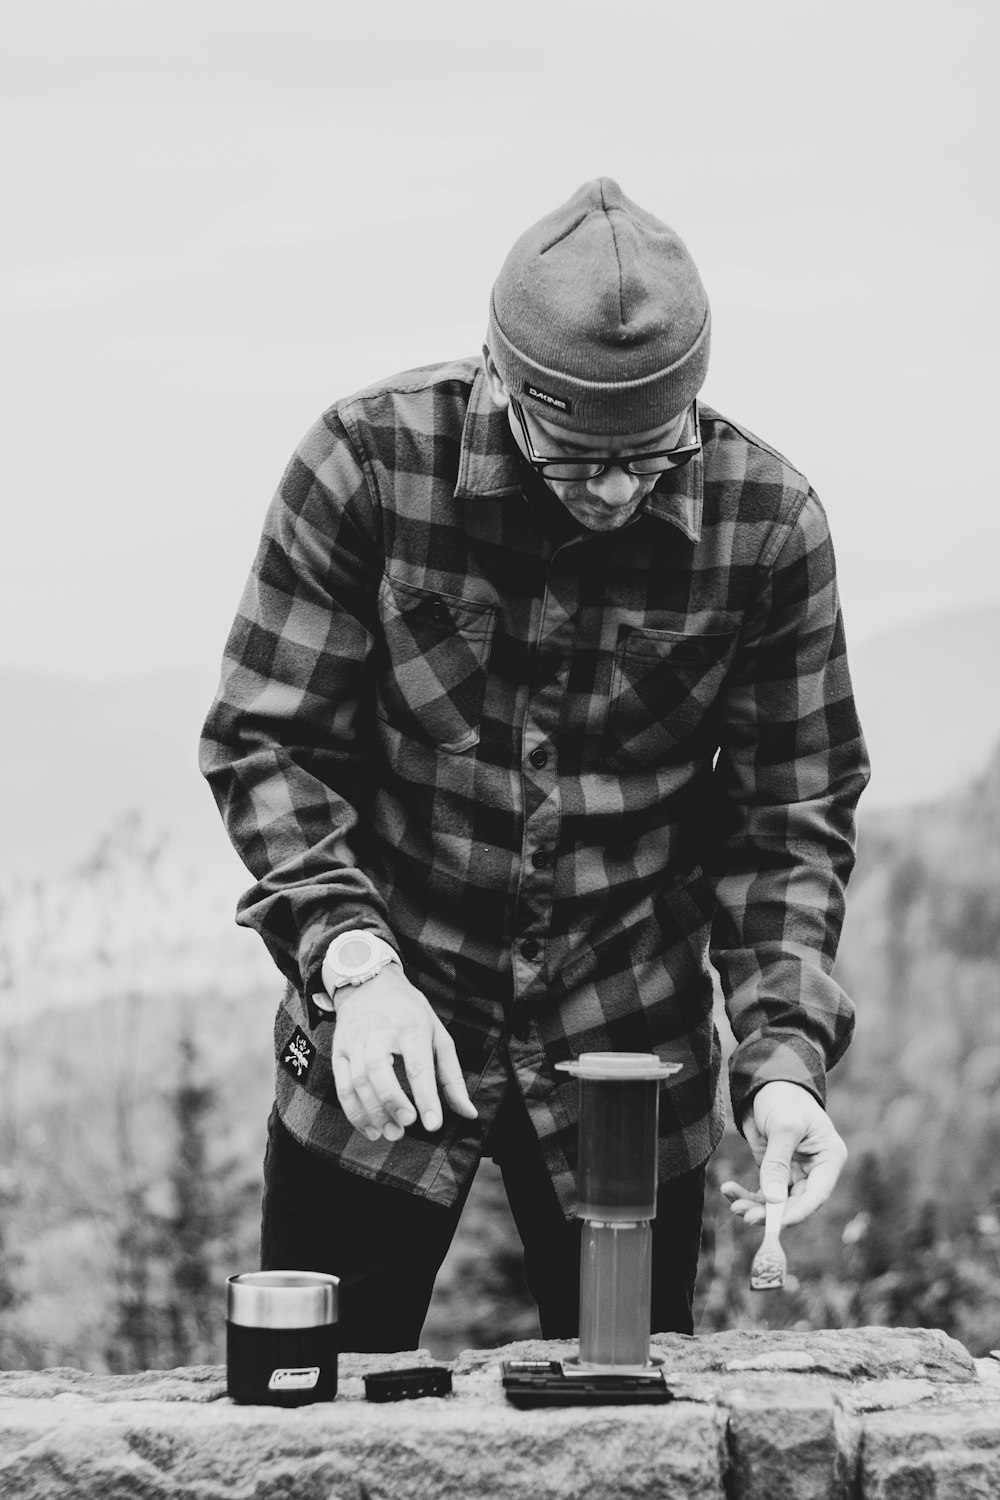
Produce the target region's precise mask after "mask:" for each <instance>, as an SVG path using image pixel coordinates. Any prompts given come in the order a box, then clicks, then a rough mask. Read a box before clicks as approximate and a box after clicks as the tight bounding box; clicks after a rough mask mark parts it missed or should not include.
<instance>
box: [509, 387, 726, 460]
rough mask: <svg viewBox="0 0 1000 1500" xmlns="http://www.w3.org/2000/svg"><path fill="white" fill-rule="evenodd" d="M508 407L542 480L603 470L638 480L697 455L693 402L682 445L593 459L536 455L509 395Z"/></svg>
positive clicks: (518, 409)
mask: <svg viewBox="0 0 1000 1500" xmlns="http://www.w3.org/2000/svg"><path fill="white" fill-rule="evenodd" d="M510 404H511V406H512V407H513V409H514V415H515V417H516V418H517V420H518V422H519V423H520V424H521V431H522V432H523V434H524V441H525V445H526V447H527V450H528V452H527V455H526V456H527V459H528V462H529V463H530V465H531V467H532V468H533V469H534V470H535V472H536V473H538V474H541V475H542V476H543V477H544V478H545V479H556V480H558V479H596V478H597V476H598V474H603V473H604V471H605V469H624V470H625V472H626V474H635V475H639V476H640V477H641V476H643V475H646V476H648V475H650V474H665V473H666V472H667V470H668V469H679V468H680V467H681V466H682V465H683V464H686V463H687V462H688V460H689V459H692V458H694V456H695V454H696V453H700V452H701V420H700V418H699V416H698V403H697V401H692V402H691V405H690V407H689V408H688V413H687V420H686V421H685V423H684V433H685V436H687V435H688V434H690V436H688V440H687V441H686V442H684V441H682V442H680V443H679V444H678V445H677V447H676V448H658V449H656V450H655V452H651V453H624V454H623V453H608V454H604V453H600V454H595V456H594V457H593V458H545V457H543V455H542V454H541V453H536V452H535V448H534V444H533V443H532V441H531V434H530V433H529V432H528V424H527V422H526V421H525V420H524V412H523V411H522V410H521V404H520V402H519V401H516V400H515V399H514V397H513V396H511V398H510Z"/></svg>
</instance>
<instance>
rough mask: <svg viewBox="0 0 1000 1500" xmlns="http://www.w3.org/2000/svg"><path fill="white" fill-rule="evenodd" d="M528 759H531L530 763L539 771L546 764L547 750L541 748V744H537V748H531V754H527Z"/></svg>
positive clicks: (547, 758)
mask: <svg viewBox="0 0 1000 1500" xmlns="http://www.w3.org/2000/svg"><path fill="white" fill-rule="evenodd" d="M528 759H529V760H530V761H531V764H532V765H533V766H534V768H535V770H536V771H540V770H541V769H542V767H543V766H545V765H548V761H549V752H548V751H547V750H543V749H542V748H541V746H539V747H538V749H537V750H532V752H531V754H530V755H529V756H528Z"/></svg>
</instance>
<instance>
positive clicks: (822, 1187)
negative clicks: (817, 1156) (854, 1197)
mask: <svg viewBox="0 0 1000 1500" xmlns="http://www.w3.org/2000/svg"><path fill="white" fill-rule="evenodd" d="M841 1166H842V1162H840V1161H838V1160H832V1159H831V1160H829V1161H818V1162H817V1163H816V1165H815V1166H814V1167H813V1168H812V1170H811V1171H810V1172H808V1173H807V1174H806V1176H805V1177H803V1178H802V1180H801V1181H800V1182H797V1183H796V1184H795V1186H794V1187H793V1189H792V1192H791V1196H790V1197H789V1200H788V1207H787V1208H786V1209H785V1214H784V1220H783V1222H784V1223H785V1224H800V1223H801V1222H802V1220H803V1219H808V1217H809V1215H810V1214H812V1213H815V1212H816V1210H817V1208H819V1207H820V1205H821V1204H823V1203H825V1202H826V1200H827V1199H828V1198H829V1196H830V1194H831V1193H832V1192H833V1190H834V1187H835V1186H836V1184H837V1178H838V1177H839V1176H840V1168H841Z"/></svg>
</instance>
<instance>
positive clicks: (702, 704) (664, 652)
mask: <svg viewBox="0 0 1000 1500" xmlns="http://www.w3.org/2000/svg"><path fill="white" fill-rule="evenodd" d="M735 648H736V630H735V629H730V630H727V631H721V632H717V633H705V632H699V633H698V634H692V635H685V634H683V633H682V632H680V631H673V630H649V629H643V628H639V627H633V626H627V625H623V626H622V627H621V630H620V633H619V640H618V647H617V650H616V651H615V656H614V661H613V663H612V667H611V683H610V689H609V703H608V719H607V725H608V752H607V760H608V763H609V764H610V765H611V766H612V767H614V768H616V769H627V768H630V767H639V766H653V765H655V764H656V763H657V762H659V761H661V760H667V759H674V760H675V759H677V758H678V756H680V755H683V756H685V757H686V756H687V755H689V754H690V753H691V752H692V751H693V749H694V741H695V739H696V737H697V736H698V734H699V732H705V731H706V729H707V724H708V720H709V719H710V717H711V715H710V710H711V708H712V705H713V704H714V703H715V700H716V698H717V697H718V694H719V690H720V688H721V686H722V682H723V679H724V677H725V675H726V670H727V668H728V666H729V663H730V661H731V660H732V657H733V653H734V651H735Z"/></svg>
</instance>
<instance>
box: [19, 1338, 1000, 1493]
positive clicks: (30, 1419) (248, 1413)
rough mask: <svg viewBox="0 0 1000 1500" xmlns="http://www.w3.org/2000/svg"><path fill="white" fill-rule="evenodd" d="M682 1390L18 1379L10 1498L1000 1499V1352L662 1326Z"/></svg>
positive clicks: (490, 1372)
mask: <svg viewBox="0 0 1000 1500" xmlns="http://www.w3.org/2000/svg"><path fill="white" fill-rule="evenodd" d="M654 1344H655V1349H656V1353H657V1354H659V1355H660V1356H662V1357H663V1358H664V1359H665V1361H666V1369H667V1371H668V1380H669V1383H670V1386H671V1388H672V1390H673V1392H674V1395H675V1400H674V1401H673V1402H671V1403H669V1404H666V1405H662V1406H627V1407H626V1406H591V1407H575V1408H574V1407H560V1408H546V1409H541V1410H530V1411H525V1410H520V1409H518V1408H516V1407H513V1406H512V1405H510V1403H509V1402H508V1401H507V1400H506V1398H505V1397H504V1395H503V1392H502V1389H501V1386H500V1375H499V1363H500V1360H501V1359H503V1358H520V1359H525V1358H531V1359H539V1358H548V1359H552V1358H558V1357H560V1356H563V1355H566V1354H569V1353H573V1352H575V1346H573V1345H571V1344H560V1343H552V1342H549V1343H543V1342H532V1343H526V1344H516V1345H510V1346H508V1347H506V1348H504V1349H492V1350H475V1351H469V1352H467V1353H465V1354H462V1355H460V1356H459V1358H458V1359H457V1360H455V1361H454V1362H453V1364H452V1371H453V1386H454V1389H453V1393H452V1395H450V1396H447V1397H442V1398H434V1397H428V1398H424V1399H422V1400H419V1401H407V1402H399V1403H393V1404H391V1405H374V1404H370V1403H368V1402H366V1401H365V1399H364V1386H363V1381H362V1377H363V1375H364V1374H366V1373H368V1372H370V1371H372V1370H375V1369H387V1368H400V1367H402V1366H404V1365H407V1364H416V1363H433V1361H432V1360H431V1358H430V1356H429V1355H428V1354H426V1353H425V1352H423V1351H421V1352H418V1353H416V1354H413V1353H410V1354H395V1355H344V1356H342V1357H341V1380H340V1392H339V1394H338V1396H337V1399H336V1400H335V1401H334V1402H330V1403H326V1404H325V1405H314V1406H306V1407H301V1408H299V1409H297V1410H293V1411H281V1410H277V1409H274V1408H266V1407H238V1406H235V1405H233V1403H231V1402H230V1401H229V1400H228V1398H227V1397H226V1394H225V1372H224V1370H222V1369H219V1368H217V1367H211V1368H197V1369H189V1370H171V1371H167V1372H159V1371H149V1372H146V1373H144V1374H141V1375H131V1376H97V1375H87V1374H84V1373H83V1372H81V1371H79V1370H44V1371H6V1372H2V1373H0V1497H2V1500H62V1497H73V1500H182V1497H183V1500H293V1497H294V1500H382V1497H385V1500H395V1497H399V1500H404V1497H405V1500H439V1497H441V1500H443V1497H448V1500H452V1497H456V1500H457V1497H462V1500H467V1497H477V1496H490V1497H492V1496H511V1497H513V1496H518V1497H530V1500H550V1497H551V1500H555V1497H559V1500H577V1497H585V1500H605V1497H609V1500H610V1497H612V1496H613V1497H619V1500H620V1497H636V1500H638V1497H640V1496H641V1497H643V1500H655V1497H664V1500H966V1497H968V1500H973V1497H975V1500H987V1497H1000V1363H998V1362H996V1361H994V1360H990V1359H987V1360H978V1361H976V1360H973V1359H971V1358H970V1356H969V1355H968V1354H967V1352H966V1351H965V1350H964V1349H963V1348H962V1346H961V1345H960V1344H957V1343H955V1342H954V1340H952V1339H949V1338H947V1337H946V1336H945V1335H944V1334H942V1333H938V1332H935V1331H932V1330H922V1329H887V1328H866V1329H853V1330H838V1331H829V1332H819V1333H801V1334H799V1333H766V1334H757V1333H744V1332H733V1333H724V1334H712V1335H707V1336H704V1337H697V1338H691V1339H688V1338H682V1337H679V1336H674V1335H664V1336H660V1337H657V1338H655V1339H654Z"/></svg>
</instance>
